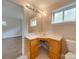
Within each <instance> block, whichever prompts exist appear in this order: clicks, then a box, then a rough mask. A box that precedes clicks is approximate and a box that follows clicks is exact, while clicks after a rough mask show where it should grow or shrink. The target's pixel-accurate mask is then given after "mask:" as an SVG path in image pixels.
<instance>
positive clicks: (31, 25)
mask: <svg viewBox="0 0 79 59" xmlns="http://www.w3.org/2000/svg"><path fill="white" fill-rule="evenodd" d="M33 20H35V23H36V25H33V24H32V21H33ZM36 26H37V20H36V18H33V19H31V20H30V27H36Z"/></svg>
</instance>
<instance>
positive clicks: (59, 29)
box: [28, 1, 76, 40]
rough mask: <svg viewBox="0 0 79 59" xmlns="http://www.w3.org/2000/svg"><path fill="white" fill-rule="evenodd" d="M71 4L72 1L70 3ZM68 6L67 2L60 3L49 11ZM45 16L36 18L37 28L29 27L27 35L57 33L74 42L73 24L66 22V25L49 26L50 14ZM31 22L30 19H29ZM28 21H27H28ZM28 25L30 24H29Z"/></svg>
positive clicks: (74, 30) (74, 31)
mask: <svg viewBox="0 0 79 59" xmlns="http://www.w3.org/2000/svg"><path fill="white" fill-rule="evenodd" d="M71 3H72V1H71ZM68 4H70V3H69V2H65V4H64V2H62V4H61V3H59V4H57V5H55V6H54V7H53V6H52V7H53V8H50V10H55V9H57V8H61V7H62V6H64V5H68ZM50 10H49V11H48V12H49V13H48V14H47V15H46V16H43V15H41V17H37V26H36V27H30V26H29V29H28V30H29V33H32V32H33V33H37V32H41V31H42V32H45V33H59V34H62V35H63V36H64V37H65V38H67V39H74V40H76V37H75V33H76V29H75V27H76V26H75V25H76V24H75V22H68V23H61V24H51V16H52V15H51V14H52V13H51V12H50ZM30 20H31V19H30ZM30 20H29V21H30ZM29 23H30V22H29Z"/></svg>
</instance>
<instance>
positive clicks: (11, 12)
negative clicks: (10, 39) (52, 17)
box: [2, 0, 75, 18]
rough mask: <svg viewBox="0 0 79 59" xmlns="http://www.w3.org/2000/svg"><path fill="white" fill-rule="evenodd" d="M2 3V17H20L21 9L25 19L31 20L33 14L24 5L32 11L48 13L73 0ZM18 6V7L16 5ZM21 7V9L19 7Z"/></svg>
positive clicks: (35, 0)
mask: <svg viewBox="0 0 79 59" xmlns="http://www.w3.org/2000/svg"><path fill="white" fill-rule="evenodd" d="M2 1H3V15H6V17H7V16H8V17H18V18H19V17H21V16H22V13H23V8H22V7H24V11H25V14H26V17H29V18H32V17H33V16H34V15H35V13H34V12H33V11H32V10H30V9H28V8H25V6H26V4H27V3H28V4H30V5H31V6H32V7H33V8H34V9H38V10H41V11H50V9H51V8H54V7H58V6H60V5H61V4H62V5H63V4H65V3H67V2H71V1H75V0H2ZM17 4H18V5H17ZM21 6H22V7H21Z"/></svg>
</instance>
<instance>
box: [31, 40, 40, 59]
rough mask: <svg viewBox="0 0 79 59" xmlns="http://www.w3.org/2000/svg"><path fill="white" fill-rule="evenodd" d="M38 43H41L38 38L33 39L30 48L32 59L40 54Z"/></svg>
mask: <svg viewBox="0 0 79 59" xmlns="http://www.w3.org/2000/svg"><path fill="white" fill-rule="evenodd" d="M38 44H39V41H38V39H33V40H31V50H30V52H31V56H30V57H31V59H35V58H36V57H37V56H38V50H39V47H38Z"/></svg>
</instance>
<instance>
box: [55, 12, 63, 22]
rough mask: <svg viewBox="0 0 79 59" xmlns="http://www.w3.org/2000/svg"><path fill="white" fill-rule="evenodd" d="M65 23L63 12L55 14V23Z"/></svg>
mask: <svg viewBox="0 0 79 59" xmlns="http://www.w3.org/2000/svg"><path fill="white" fill-rule="evenodd" d="M62 21H63V12H62V11H61V12H57V13H55V14H54V22H55V23H61V22H62Z"/></svg>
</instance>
